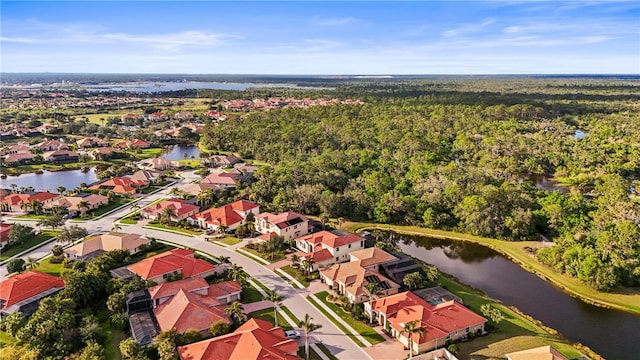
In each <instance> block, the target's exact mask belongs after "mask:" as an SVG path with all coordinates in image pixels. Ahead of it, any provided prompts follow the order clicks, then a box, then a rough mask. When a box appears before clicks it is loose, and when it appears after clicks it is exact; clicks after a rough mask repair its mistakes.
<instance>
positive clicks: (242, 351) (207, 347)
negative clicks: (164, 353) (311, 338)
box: [178, 319, 300, 360]
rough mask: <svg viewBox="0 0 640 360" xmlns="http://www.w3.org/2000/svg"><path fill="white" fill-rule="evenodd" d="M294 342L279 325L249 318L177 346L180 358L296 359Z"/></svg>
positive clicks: (230, 359)
mask: <svg viewBox="0 0 640 360" xmlns="http://www.w3.org/2000/svg"><path fill="white" fill-rule="evenodd" d="M297 352H298V344H297V342H296V340H294V339H287V338H286V337H285V335H284V331H283V330H282V328H281V327H274V326H273V325H272V324H271V323H269V322H268V321H264V320H260V319H250V320H249V321H247V322H245V323H244V324H242V325H241V326H240V327H239V328H237V329H236V330H235V331H234V332H232V333H230V334H226V335H222V336H218V337H215V338H212V339H207V340H203V341H200V342H197V343H193V344H188V345H184V346H180V347H178V353H179V354H180V359H181V360H210V359H216V360H236V359H237V360H240V359H241V360H265V359H269V360H298V359H300V358H299V357H298V356H297Z"/></svg>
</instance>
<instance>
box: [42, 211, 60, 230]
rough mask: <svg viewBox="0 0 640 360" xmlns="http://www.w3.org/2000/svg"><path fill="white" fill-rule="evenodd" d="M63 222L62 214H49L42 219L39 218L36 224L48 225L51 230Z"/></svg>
mask: <svg viewBox="0 0 640 360" xmlns="http://www.w3.org/2000/svg"><path fill="white" fill-rule="evenodd" d="M63 224H64V221H63V219H62V215H51V216H47V217H45V218H43V219H40V221H38V225H41V226H45V227H46V226H49V227H51V230H54V231H55V230H56V228H58V227H60V226H62V225H63Z"/></svg>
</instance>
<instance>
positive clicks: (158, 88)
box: [80, 81, 325, 93]
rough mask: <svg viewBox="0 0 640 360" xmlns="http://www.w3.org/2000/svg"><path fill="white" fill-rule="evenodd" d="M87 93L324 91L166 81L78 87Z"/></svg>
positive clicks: (281, 86) (246, 84)
mask: <svg viewBox="0 0 640 360" xmlns="http://www.w3.org/2000/svg"><path fill="white" fill-rule="evenodd" d="M80 87H81V88H83V89H85V90H89V91H130V92H141V93H159V92H165V91H181V90H188V89H215V90H239V91H242V90H246V89H249V88H273V87H278V88H295V89H325V88H314V87H303V86H297V85H294V84H261V83H230V82H197V81H184V82H183V81H168V82H144V81H143V82H135V83H122V84H97V85H80Z"/></svg>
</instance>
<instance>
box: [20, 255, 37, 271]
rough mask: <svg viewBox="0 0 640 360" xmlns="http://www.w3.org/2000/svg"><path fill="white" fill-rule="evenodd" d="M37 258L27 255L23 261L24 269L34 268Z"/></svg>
mask: <svg viewBox="0 0 640 360" xmlns="http://www.w3.org/2000/svg"><path fill="white" fill-rule="evenodd" d="M38 265H39V264H38V259H36V258H32V257H30V256H29V257H27V260H26V261H25V263H24V268H25V270H35V269H36V268H37V267H38Z"/></svg>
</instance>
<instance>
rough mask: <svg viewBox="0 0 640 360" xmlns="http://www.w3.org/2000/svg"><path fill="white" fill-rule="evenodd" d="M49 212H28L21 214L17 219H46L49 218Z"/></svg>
mask: <svg viewBox="0 0 640 360" xmlns="http://www.w3.org/2000/svg"><path fill="white" fill-rule="evenodd" d="M49 216H51V215H49V214H42V215H36V214H26V215H20V216H16V219H24V220H42V219H46V218H48V217H49Z"/></svg>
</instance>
